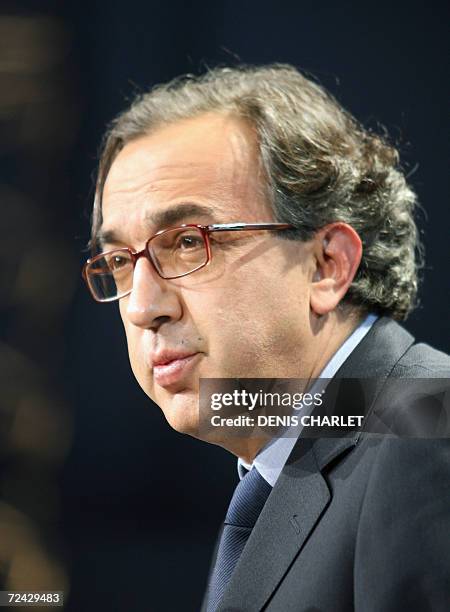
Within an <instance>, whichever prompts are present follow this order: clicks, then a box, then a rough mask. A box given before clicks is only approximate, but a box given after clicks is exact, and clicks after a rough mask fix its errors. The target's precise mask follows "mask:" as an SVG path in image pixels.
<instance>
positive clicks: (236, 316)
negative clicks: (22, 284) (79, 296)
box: [84, 65, 450, 612]
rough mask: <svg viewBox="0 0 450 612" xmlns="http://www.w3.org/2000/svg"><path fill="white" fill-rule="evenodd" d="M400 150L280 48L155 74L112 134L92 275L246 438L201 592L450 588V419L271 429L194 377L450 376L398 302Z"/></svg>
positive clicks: (269, 598) (438, 596)
mask: <svg viewBox="0 0 450 612" xmlns="http://www.w3.org/2000/svg"><path fill="white" fill-rule="evenodd" d="M397 164H398V158H397V153H396V151H395V150H394V149H393V148H392V147H390V146H389V145H388V144H386V143H385V142H384V141H383V140H382V139H381V138H379V137H378V136H375V135H373V134H371V133H369V132H367V131H365V130H364V128H363V127H362V126H360V125H358V123H357V122H356V121H355V119H353V118H352V117H351V116H350V115H349V114H348V113H346V112H345V111H344V110H343V109H342V108H340V106H339V105H338V103H337V102H336V101H335V100H334V99H333V98H331V97H330V96H329V95H328V94H327V93H326V92H325V91H324V90H323V89H322V88H321V87H320V86H318V85H317V84H315V83H313V82H311V81H310V80H308V79H306V78H305V77H303V76H302V75H301V74H299V73H298V72H297V71H296V70H295V69H294V68H292V67H290V66H284V65H273V66H268V67H261V68H241V69H217V70H213V71H210V72H209V73H208V74H207V75H205V76H204V77H201V78H197V79H196V78H191V77H189V78H186V79H184V80H177V81H175V82H173V83H170V84H168V85H162V86H160V87H157V88H156V89H154V90H153V91H151V92H150V93H148V94H146V95H143V96H142V97H140V98H139V99H138V100H136V102H135V103H134V104H133V105H132V106H131V108H130V109H128V110H127V111H125V112H124V113H123V114H122V115H121V116H119V117H118V118H117V119H116V120H115V121H114V123H113V124H112V126H111V129H110V131H109V133H108V134H107V138H106V140H105V144H104V148H103V152H102V156H101V161H100V170H99V177H98V183H97V193H96V202H95V208H94V215H93V230H92V245H93V248H95V249H96V251H97V253H98V254H97V255H96V256H95V257H93V258H91V260H90V261H89V262H88V263H87V265H86V268H85V271H84V274H85V278H86V280H87V282H88V285H89V288H90V290H91V292H92V293H93V296H94V297H95V299H97V300H100V301H110V300H115V299H117V300H119V308H120V313H121V317H122V321H123V324H124V327H125V331H126V335H127V341H128V350H129V355H130V361H131V366H132V369H133V372H134V374H135V376H136V378H137V380H138V382H139V384H140V385H141V387H142V388H143V390H144V391H145V392H146V393H147V394H148V396H149V397H150V398H151V399H153V400H154V401H155V402H156V403H157V404H158V405H159V406H160V407H161V409H162V410H163V412H164V415H165V417H166V419H167V420H168V422H169V424H170V425H171V426H172V427H174V428H175V429H176V430H177V431H180V432H184V433H188V434H191V435H194V436H197V437H201V438H204V439H206V440H208V441H211V442H213V443H216V444H220V445H222V446H223V447H224V448H226V449H227V450H229V451H230V452H232V453H234V454H235V455H236V456H237V457H238V458H239V460H238V461H239V470H240V476H241V478H242V480H241V481H240V483H239V485H238V487H237V489H236V493H235V495H234V496H233V500H232V502H231V504H230V508H229V511H228V513H227V517H226V520H225V525H224V527H223V530H222V533H221V534H220V537H219V541H218V546H217V547H216V553H215V558H214V560H213V564H212V570H211V573H210V576H209V580H208V589H207V594H206V596H205V601H204V609H205V610H208V611H211V610H245V611H253V610H261V609H267V610H274V611H275V610H276V611H283V612H284V611H286V610H304V611H306V610H332V611H333V612H336V611H340V610H342V611H344V610H345V611H346V610H351V609H355V610H363V611H364V612H365V611H367V610H373V611H381V610H382V611H383V612H385V611H389V610H392V611H394V610H395V611H397V610H401V609H405V610H406V609H407V610H413V609H414V610H441V609H442V610H444V609H448V601H449V595H450V593H449V578H450V576H449V565H450V564H449V560H450V555H449V547H448V542H447V539H448V532H449V526H450V521H449V519H450V512H449V499H450V497H449V493H450V487H449V483H450V480H449V475H450V469H449V465H450V462H449V459H450V445H449V444H448V440H439V439H427V440H421V439H392V438H389V437H382V436H381V437H376V438H374V437H373V436H370V435H364V434H360V433H358V432H357V433H355V432H353V434H352V435H347V436H345V437H322V438H309V437H307V436H306V435H304V434H305V432H303V434H302V433H301V431H300V432H299V434H300V435H299V437H298V439H296V438H292V437H278V438H274V439H273V440H271V441H269V442H268V441H267V439H264V438H263V437H262V436H254V435H248V436H245V435H234V434H233V433H232V432H229V431H228V430H227V429H226V428H225V429H224V428H220V427H219V428H217V429H215V430H212V429H211V428H208V427H206V426H205V421H206V419H207V414H206V412H205V411H204V410H203V409H200V410H199V393H200V382H199V381H200V379H239V378H255V379H263V378H265V379H277V378H279V379H281V378H283V379H284V378H292V379H302V380H307V381H312V380H313V379H317V378H318V377H322V378H323V379H330V378H333V377H334V379H335V380H338V379H368V378H370V379H373V380H375V384H374V385H372V386H370V385H369V386H368V387H367V388H366V387H364V393H365V394H366V395H365V405H366V406H368V407H370V409H373V414H374V415H379V414H381V412H380V411H378V412H377V409H376V407H375V408H373V406H374V404H375V406H376V402H375V400H376V398H377V397H378V396H379V394H380V391H381V390H382V389H383V388H384V386H385V382H386V380H388V379H394V378H404V379H408V377H409V378H412V377H422V378H428V377H435V378H446V377H448V376H449V374H450V360H449V358H448V357H447V356H446V355H444V354H442V353H439V352H438V351H435V350H434V349H432V348H430V347H428V346H426V345H416V344H414V339H413V338H412V337H411V336H410V334H408V333H407V332H406V331H405V330H404V329H403V328H401V327H400V326H399V325H398V324H397V323H396V322H394V319H397V320H401V319H404V318H405V317H406V316H407V315H408V313H409V312H410V310H411V309H412V308H413V306H414V300H415V296H416V292H417V269H418V266H419V265H420V257H419V255H420V249H419V245H418V238H417V230H416V227H415V224H414V220H413V212H414V206H415V201H416V198H415V195H414V193H413V191H412V190H411V188H410V187H409V186H408V185H407V183H406V181H405V177H404V176H403V174H402V173H401V171H400V170H399V169H398V167H397ZM327 393H328V391H327ZM338 403H339V402H338ZM341 403H342V402H341ZM244 515H245V518H244V519H242V517H243V516H244ZM249 517H250V518H249Z"/></svg>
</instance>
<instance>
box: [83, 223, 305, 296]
mask: <svg viewBox="0 0 450 612" xmlns="http://www.w3.org/2000/svg"><path fill="white" fill-rule="evenodd" d="M190 227H192V228H196V229H198V230H199V231H200V233H201V234H202V237H203V241H204V244H205V250H206V261H205V262H204V263H202V264H201V265H200V266H197V267H196V268H194V269H193V270H190V271H189V272H183V274H177V275H176V276H163V274H162V273H161V272H160V271H159V270H158V267H157V264H156V263H155V261H154V259H153V256H152V251H151V249H150V242H151V241H152V240H154V239H155V238H157V237H158V236H161V234H165V233H166V232H170V231H173V230H176V229H189V228H190ZM287 229H295V227H294V226H293V225H291V224H290V223H241V222H239V223H213V224H211V225H201V224H199V223H186V224H183V225H177V226H174V227H167V228H165V229H162V230H160V231H159V232H156V234H153V236H150V238H149V239H148V240H147V242H146V243H145V246H144V248H143V249H142V250H141V251H133V250H132V249H130V248H129V247H121V248H117V249H110V250H109V251H104V252H103V253H99V254H98V255H95V256H94V257H91V258H89V259H88V260H87V261H86V263H85V264H84V266H83V269H82V273H81V274H82V277H83V279H84V281H85V282H86V285H87V287H88V289H89V291H90V293H91V295H92V297H93V298H94V300H95V301H96V302H98V303H100V304H104V303H106V302H115V301H117V300H121V299H122V298H123V297H126V296H127V295H130V293H131V292H132V291H133V287H131V289H130V290H129V291H126V292H125V293H124V294H123V295H120V296H119V297H113V298H107V299H104V300H101V299H98V298H97V297H96V295H95V292H94V290H93V288H92V287H91V284H90V280H89V274H88V268H89V266H91V265H92V264H93V263H95V262H96V261H98V260H100V259H101V258H102V257H105V256H106V255H110V254H111V253H117V252H119V253H124V252H126V253H128V254H129V255H130V257H131V262H132V264H133V271H134V269H135V267H136V263H137V261H138V259H139V258H140V257H145V258H146V259H147V260H148V261H149V262H150V264H151V265H152V267H153V269H154V270H155V272H156V273H157V274H158V276H159V277H160V278H162V279H164V280H173V279H175V278H182V277H184V276H189V274H193V273H194V272H197V271H198V270H201V269H202V268H204V267H206V266H207V265H209V264H210V262H211V260H212V250H211V243H210V240H209V234H212V233H214V232H239V231H252V230H268V231H279V230H287Z"/></svg>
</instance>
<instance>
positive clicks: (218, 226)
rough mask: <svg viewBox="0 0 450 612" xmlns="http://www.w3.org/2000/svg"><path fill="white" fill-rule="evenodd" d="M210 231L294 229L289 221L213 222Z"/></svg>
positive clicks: (208, 227) (209, 226)
mask: <svg viewBox="0 0 450 612" xmlns="http://www.w3.org/2000/svg"><path fill="white" fill-rule="evenodd" d="M207 229H208V231H210V232H226V231H230V230H233V231H239V230H242V231H245V230H258V229H266V230H271V229H273V230H281V229H294V226H293V225H290V224H289V223H213V224H212V225H208V226H207Z"/></svg>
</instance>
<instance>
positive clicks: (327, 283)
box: [310, 223, 362, 315]
mask: <svg viewBox="0 0 450 612" xmlns="http://www.w3.org/2000/svg"><path fill="white" fill-rule="evenodd" d="M314 241H315V244H314V247H313V252H314V255H315V262H316V268H315V270H314V272H313V277H312V280H311V291H310V305H311V309H312V310H313V312H315V313H316V314H317V315H324V314H328V313H329V312H331V311H332V310H334V309H335V308H336V306H337V305H338V304H339V302H340V301H341V300H342V298H343V297H344V295H345V294H346V293H347V290H348V288H349V286H350V284H351V283H352V281H353V278H354V276H355V274H356V271H357V270H358V267H359V264H360V262H361V257H362V243H361V238H360V237H359V236H358V234H357V233H356V232H355V230H354V229H353V228H352V227H351V226H350V225H347V223H332V224H330V225H327V226H326V227H324V228H323V229H322V230H320V231H319V232H318V233H317V234H316V236H315V238H314Z"/></svg>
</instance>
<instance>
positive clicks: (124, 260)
mask: <svg viewBox="0 0 450 612" xmlns="http://www.w3.org/2000/svg"><path fill="white" fill-rule="evenodd" d="M129 263H130V260H129V258H128V257H124V256H123V255H121V254H120V253H117V254H112V255H111V256H110V257H108V259H107V264H108V268H109V269H110V271H111V272H112V273H113V274H114V272H119V271H120V270H122V269H123V268H124V267H125V266H126V265H127V264H129Z"/></svg>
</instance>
